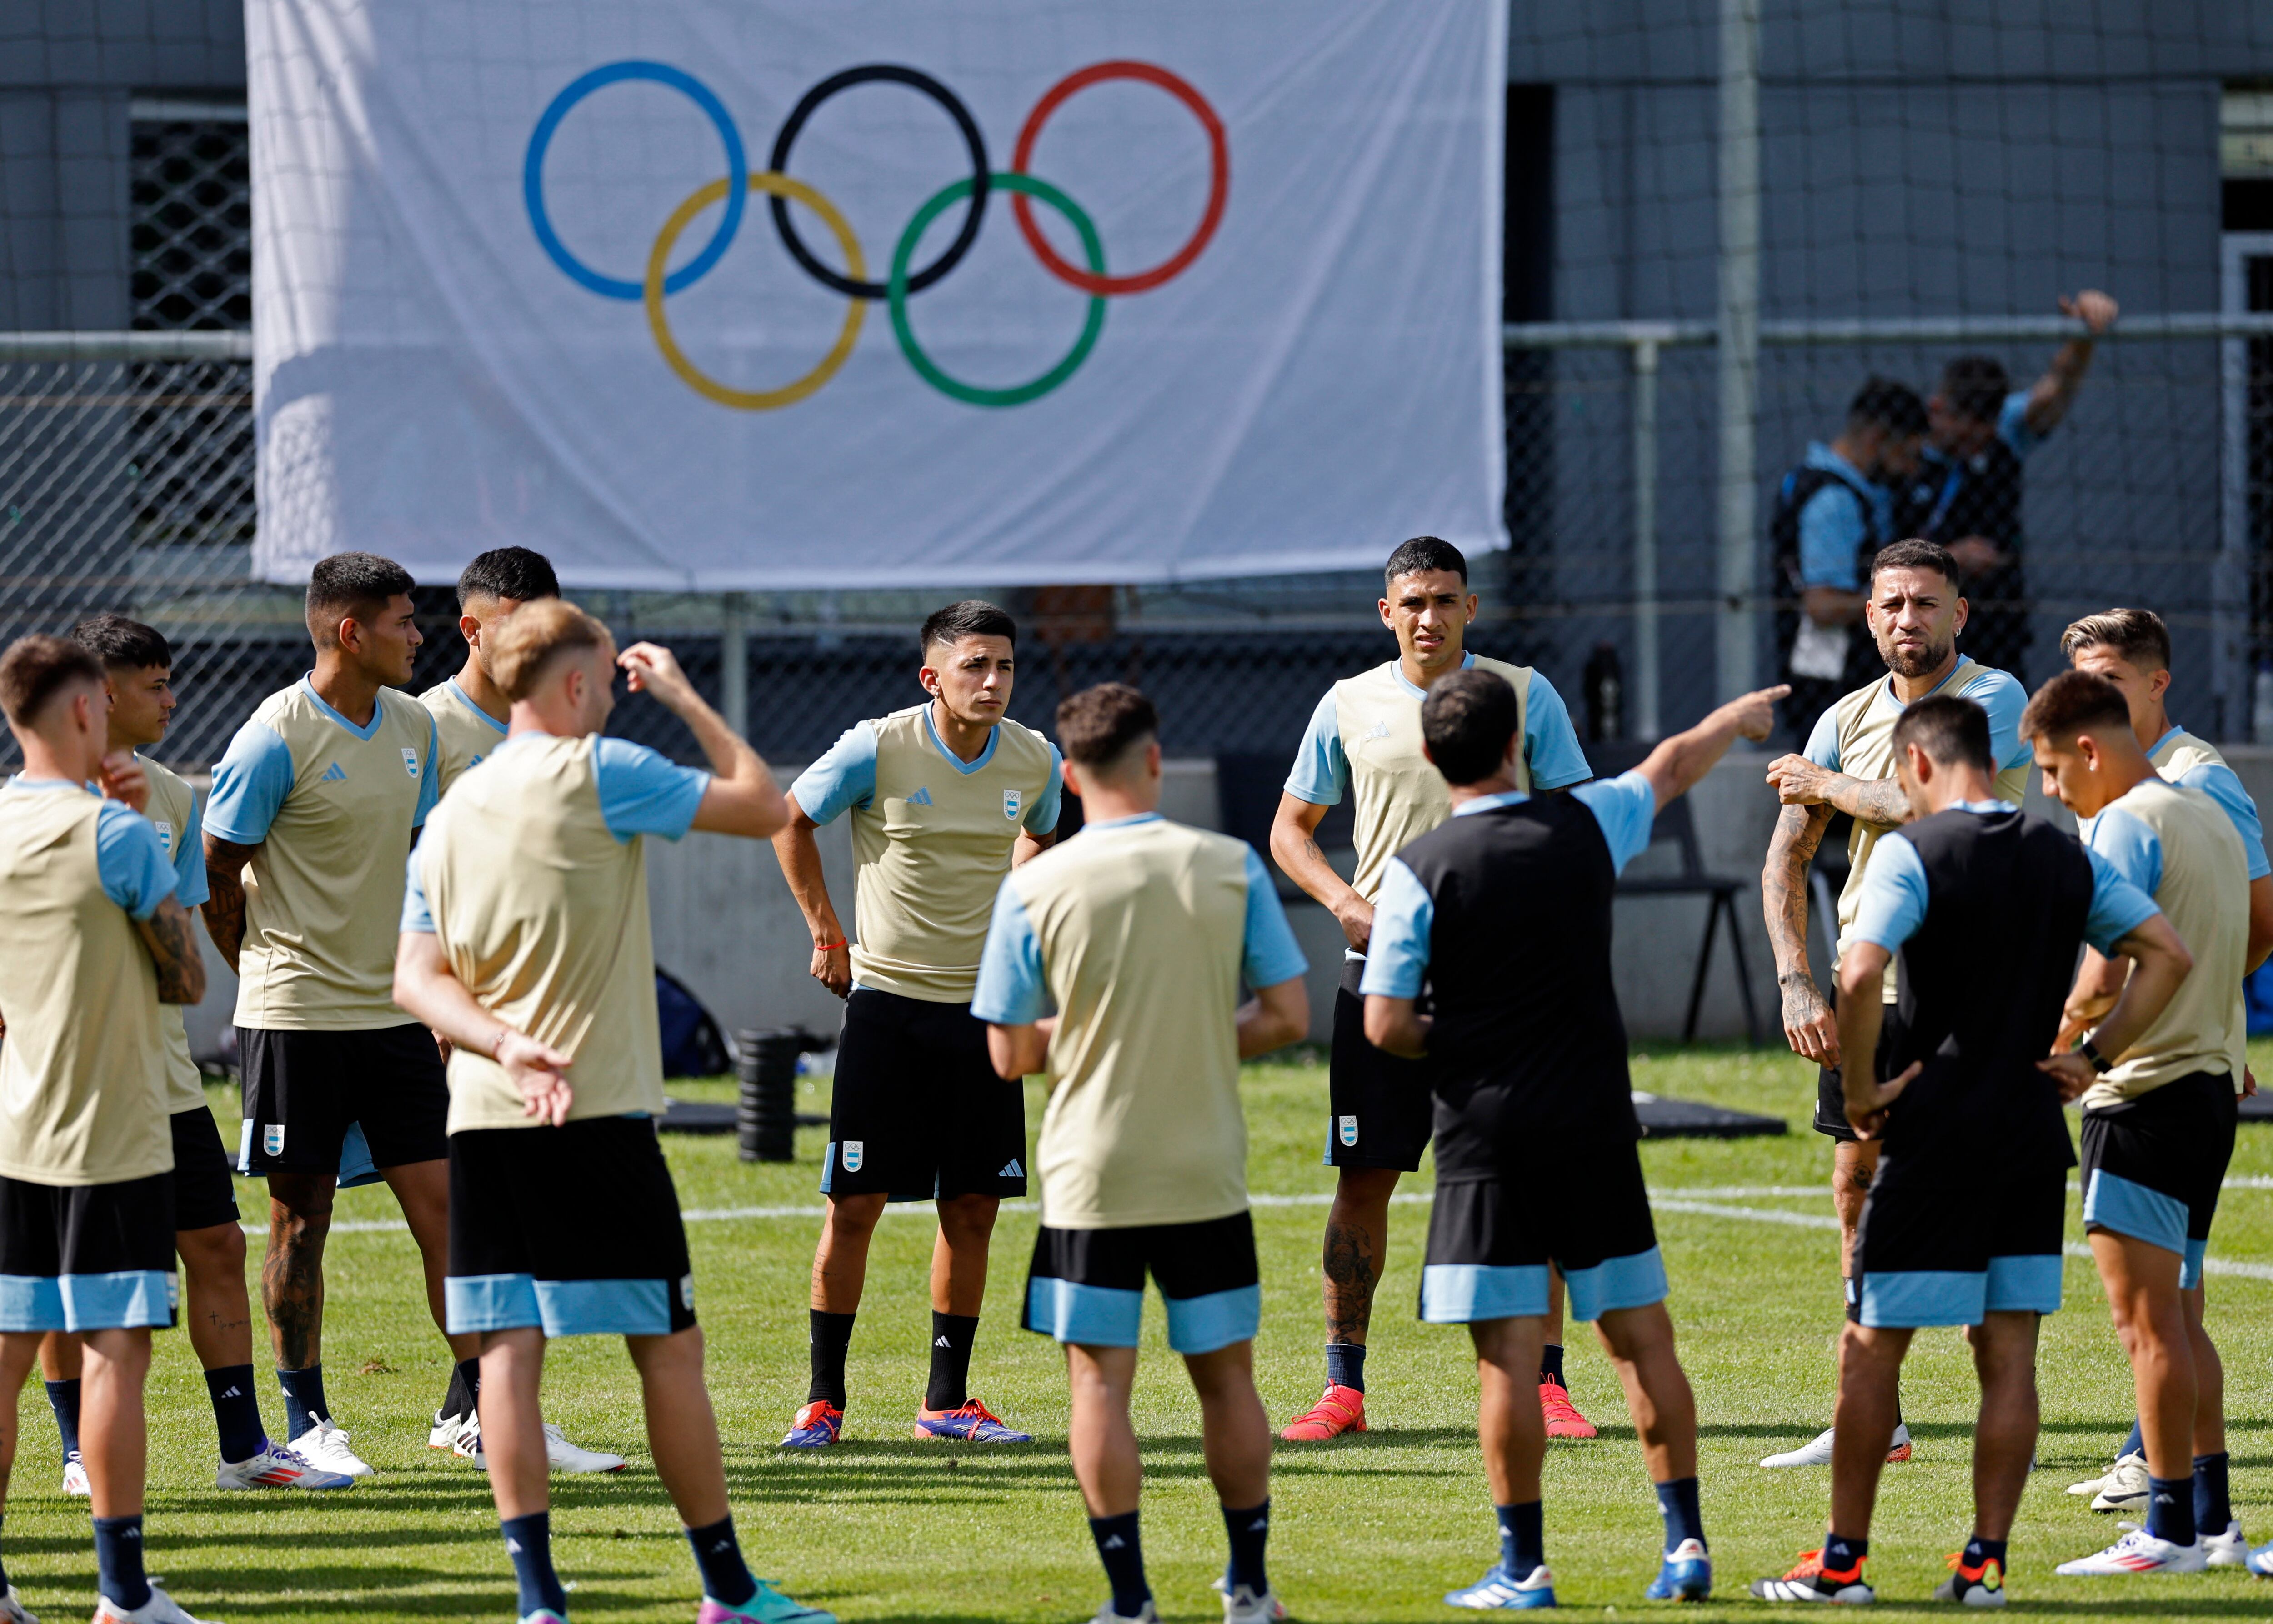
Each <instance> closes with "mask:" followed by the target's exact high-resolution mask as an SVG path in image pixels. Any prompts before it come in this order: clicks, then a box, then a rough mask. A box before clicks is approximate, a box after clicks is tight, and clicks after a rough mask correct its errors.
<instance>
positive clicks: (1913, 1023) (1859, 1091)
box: [1752, 695, 2190, 1606]
mask: <svg viewBox="0 0 2273 1624" xmlns="http://www.w3.org/2000/svg"><path fill="white" fill-rule="evenodd" d="M1893 745H1894V752H1895V771H1896V775H1897V779H1898V782H1900V783H1901V785H1902V794H1903V796H1904V797H1905V798H1906V799H1908V800H1909V804H1910V809H1911V812H1912V814H1913V817H1912V820H1911V821H1910V822H1909V823H1907V824H1905V825H1904V826H1903V827H1902V828H1900V829H1897V830H1894V831H1891V832H1890V833H1888V834H1886V835H1885V836H1884V837H1883V838H1881V839H1880V841H1879V845H1878V849H1877V851H1876V852H1875V854H1874V855H1873V856H1872V860H1871V872H1870V875H1869V877H1868V878H1867V879H1865V880H1864V884H1863V889H1862V894H1861V895H1860V896H1859V897H1858V898H1857V906H1856V913H1855V919H1854V934H1853V937H1852V939H1850V940H1849V943H1848V947H1847V952H1846V954H1845V956H1844V957H1843V958H1842V960H1841V962H1840V967H1839V986H1840V999H1839V1030H1840V1040H1841V1046H1842V1049H1843V1050H1844V1051H1845V1052H1846V1053H1848V1054H1849V1055H1855V1056H1864V1055H1868V1056H1872V1057H1876V1064H1874V1065H1872V1066H1869V1067H1868V1068H1866V1067H1865V1066H1864V1065H1863V1064H1860V1063H1857V1064H1854V1065H1850V1066H1848V1067H1847V1068H1846V1070H1845V1072H1844V1073H1843V1074H1842V1092H1843V1096H1844V1099H1845V1103H1846V1109H1847V1114H1848V1119H1849V1122H1850V1123H1852V1124H1853V1126H1854V1127H1855V1129H1856V1131H1857V1133H1859V1134H1865V1135H1867V1136H1868V1137H1869V1139H1870V1140H1872V1141H1883V1143H1884V1146H1885V1150H1884V1154H1883V1155H1882V1156H1881V1157H1880V1159H1879V1171H1878V1176H1877V1178H1876V1179H1875V1180H1874V1181H1873V1182H1872V1186H1871V1196H1870V1200H1869V1201H1868V1202H1867V1203H1866V1204H1865V1205H1864V1209H1863V1223H1862V1230H1861V1233H1860V1235H1859V1236H1858V1238H1857V1243H1856V1244H1857V1254H1856V1256H1857V1268H1856V1271H1855V1280H1856V1283H1857V1291H1856V1298H1855V1301H1854V1303H1853V1304H1852V1305H1851V1306H1849V1310H1848V1320H1849V1323H1848V1326H1847V1329H1846V1334H1845V1336H1844V1337H1843V1339H1842V1343H1841V1345H1840V1356H1839V1407H1838V1411H1837V1415H1836V1418H1835V1420H1834V1426H1833V1433H1834V1437H1835V1439H1836V1442H1835V1445H1834V1449H1833V1452H1832V1462H1831V1528H1830V1532H1829V1533H1828V1534H1827V1536H1826V1538H1825V1539H1824V1543H1823V1547H1822V1549H1821V1550H1819V1551H1810V1552H1807V1553H1804V1555H1803V1556H1802V1557H1801V1559H1800V1561H1799V1565H1798V1566H1797V1567H1796V1568H1793V1569H1791V1571H1790V1572H1789V1573H1787V1574H1785V1575H1782V1577H1779V1578H1773V1579H1760V1580H1757V1581H1755V1582H1754V1583H1753V1585H1752V1593H1753V1594H1754V1595H1755V1596H1758V1597H1760V1598H1763V1599H1764V1600H1768V1601H1802V1602H1814V1601H1830V1602H1867V1601H1870V1600H1872V1599H1873V1595H1874V1592H1873V1591H1872V1588H1871V1586H1870V1585H1869V1584H1868V1583H1866V1582H1865V1581H1864V1577H1863V1563H1864V1559H1865V1558H1866V1557H1867V1556H1868V1555H1869V1553H1870V1534H1871V1513H1872V1506H1873V1502H1874V1501H1875V1500H1876V1498H1877V1494H1878V1487H1879V1472H1880V1471H1881V1470H1882V1469H1883V1467H1884V1465H1885V1461H1886V1454H1887V1442H1888V1441H1889V1440H1890V1439H1891V1438H1892V1437H1893V1435H1894V1403H1895V1391H1896V1385H1897V1382H1898V1381H1899V1380H1900V1377H1901V1373H1902V1356H1903V1355H1904V1354H1905V1353H1906V1352H1907V1351H1909V1345H1910V1342H1911V1339H1912V1338H1913V1337H1914V1336H1916V1335H1917V1332H1918V1330H1919V1329H1920V1328H1924V1327H1927V1326H1945V1325H1962V1326H1964V1327H1965V1328H1966V1331H1965V1338H1966V1341H1967V1342H1968V1343H1970V1344H1971V1346H1972V1349H1973V1366H1974V1370H1975V1373H1977V1375H1978V1377H1979V1378H1980V1382H1981V1408H1980V1414H1979V1418H1978V1419H1977V1422H1976V1424H1975V1426H1974V1434H1973V1498H1974V1508H1973V1532H1972V1536H1971V1538H1969V1539H1968V1540H1967V1542H1966V1545H1965V1548H1964V1550H1963V1551H1962V1552H1961V1553H1959V1555H1958V1557H1957V1560H1956V1561H1955V1563H1954V1571H1953V1572H1952V1574H1951V1575H1950V1577H1949V1578H1948V1579H1947V1580H1946V1581H1944V1582H1943V1583H1942V1585H1941V1588H1940V1589H1939V1590H1937V1591H1936V1592H1935V1599H1937V1600H1939V1601H1951V1602H1960V1603H1962V1604H1964V1605H1969V1606H2002V1605H2004V1603H2005V1571H2006V1547H2007V1542H2008V1541H2009V1540H2010V1539H2011V1538H2012V1530H2013V1517H2014V1512H2015V1511H2016V1510H2017V1509H2018V1508H2019V1506H2020V1502H2021V1490H2022V1486H2024V1485H2025V1484H2026V1483H2027V1481H2028V1476H2029V1460H2030V1457H2031V1456H2032V1455H2033V1454H2034V1452H2035V1449H2036V1443H2037V1328H2038V1325H2039V1322H2040V1321H2041V1319H2042V1317H2043V1316H2044V1315H2045V1314H2048V1313H2054V1312H2056V1311H2057V1310H2058V1309H2059V1306H2060V1269H2061V1256H2060V1230H2061V1225H2062V1224H2063V1222H2064V1220H2065V1218H2066V1216H2067V1170H2068V1169H2069V1168H2070V1167H2071V1166H2073V1165H2074V1163H2075V1153H2074V1150H2073V1149H2070V1147H2069V1144H2068V1137H2067V1122H2066V1120H2065V1119H2063V1118H2062V1117H2061V1114H2060V1101H2061V1098H2062V1096H2063V1092H2064V1089H2063V1085H2061V1084H2060V1083H2059V1082H2057V1081H2055V1080H2054V1079H2053V1078H2052V1077H2048V1076H2047V1075H2045V1073H2046V1071H2048V1070H2050V1069H2052V1067H2051V1066H2050V1065H2049V1063H2048V1062H2046V1061H2045V1060H2044V1053H2045V1051H2047V1050H2048V1049H2049V1048H2050V1047H2051V1045H2052V1037H2053V1035H2054V1034H2055V1033H2056V1032H2058V1030H2059V1019H2060V1013H2059V1012H2060V1004H2061V1000H2062V999H2064V998H2065V996H2066V994H2067V986H2068V980H2069V977H2070V975H2071V973H2072V972H2073V969H2074V965H2075V958H2076V952H2077V949H2078V948H2079V947H2081V946H2082V944H2083V943H2085V942H2087V941H2089V943H2091V944H2092V945H2093V946H2094V947H2097V948H2099V949H2101V950H2103V951H2110V952H2119V953H2123V954H2127V955H2129V956H2131V957H2132V958H2134V960H2135V961H2136V962H2137V963H2138V965H2139V967H2140V973H2139V975H2138V976H2137V977H2134V980H2133V981H2132V984H2131V986H2130V988H2129V990H2128V991H2127V992H2126V993H2125V994H2124V998H2123V1003H2122V1007H2120V1008H2119V1009H2117V1010H2115V1011H2113V1012H2112V1014H2110V1015H2109V1017H2108V1020H2109V1022H2110V1028H2109V1030H2110V1032H2111V1034H2112V1036H2114V1037H2124V1036H2126V1035H2129V1034H2136V1033H2139V1032H2143V1031H2144V1030H2146V1029H2147V1027H2148V1026H2149V1023H2150V1022H2153V1020H2154V1019H2155V1017H2156V1016H2157V1014H2160V1013H2161V1012H2162V1009H2163V1007H2164V1005H2165V1004H2167V1003H2168V1002H2169V1000H2170V997H2171V994H2172V992H2173V991H2175V990H2176V989H2177V988H2178V986H2179V984H2180V983H2181V982H2182V981H2183V980H2184V979H2185V977H2186V975H2187V969H2188V967H2189V963H2190V961H2189V959H2188V957H2187V950H2186V948H2185V947H2184V945H2183V944H2181V943H2180V942H2179V938H2178V933H2177V932H2174V931H2173V930H2172V929H2171V926H2170V924H2169V922H2168V921H2167V920H2165V919H2164V917H2162V915H2161V914H2160V913H2159V912H2158V911H2157V909H2156V907H2155V904H2154V902H2153V901H2152V900H2151V899H2150V898H2149V897H2148V895H2147V894H2145V893H2144V892H2142V891H2141V890H2139V889H2138V888H2137V887H2134V886H2133V885H2131V884H2130V883H2129V882H2128V881H2127V880H2126V879H2123V878H2122V877H2121V876H2120V875H2119V874H2118V873H2117V872H2116V871H2115V869H2114V867H2113V866H2112V864H2109V863H2107V862H2106V861H2105V860H2104V859H2102V858H2099V857H2093V856H2090V855H2089V854H2088V853H2086V852H2085V851H2084V850H2083V849H2082V847H2081V846H2080V845H2078V843H2077V842H2076V841H2075V840H2074V838H2073V837H2072V836H2070V835H2068V834H2064V833H2062V832H2061V831H2060V830H2059V829H2058V828H2055V827H2053V826H2052V825H2051V824H2049V823H2046V822H2044V821H2043V820H2042V819H2037V818H2031V817H2029V816H2027V815H2025V814H2024V813H2022V812H2018V811H2015V810H2014V808H2013V807H2011V806H2008V805H2006V804H2005V803H2004V802H2003V801H2001V800H1999V799H1998V798H1997V795H1996V791H1995V788H1994V785H1995V780H1996V775H1997V766H1996V760H1995V758H1994V756H1993V755H1992V752H1991V750H1990V745H1989V718H1988V715H1987V714H1986V713H1985V712H1984V711H1983V710H1982V708H1981V707H1979V706H1977V705H1975V704H1973V703H1971V702H1970V701H1969V700H1959V699H1951V698H1948V697H1947V696H1941V695H1937V696H1934V697H1932V698H1929V699H1924V700H1918V701H1917V702H1916V703H1915V704H1913V705H1911V706H1909V707H1908V708H1906V709H1905V710H1904V711H1903V712H1902V717H1901V719H1900V720H1899V721H1897V722H1895V723H1894V734H1893ZM1897 955H1899V960H1898V962H1899V964H1900V969H1899V972H1898V975H1897V977H1896V979H1897V981H1898V983H1899V984H1900V988H1901V1001H1900V1003H1899V1004H1898V1005H1897V1006H1896V1007H1898V1008H1899V1009H1900V1010H1901V1011H1902V1037H1901V1040H1900V1042H1899V1044H1898V1045H1897V1046H1896V1047H1895V1048H1894V1050H1892V1051H1887V1050H1885V1049H1882V1048H1881V1047H1880V1046H1879V1028H1880V1026H1881V1025H1882V1024H1883V1020H1884V1014H1885V1011H1886V1008H1887V1006H1886V1004H1885V1003H1884V1001H1883V1000H1882V999H1881V998H1880V997H1879V988H1880V986H1881V984H1882V981H1883V978H1884V977H1885V975H1886V972H1887V966H1888V965H1889V963H1890V962H1897ZM1990 1146H1993V1147H1994V1152H1993V1154H1994V1155H1995V1156H1996V1158H1997V1162H1996V1172H1995V1175H1994V1176H1993V1177H1984V1166H1983V1162H1982V1156H1983V1150H1984V1147H1990Z"/></svg>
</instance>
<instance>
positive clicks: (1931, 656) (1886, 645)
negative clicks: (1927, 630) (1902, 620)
mask: <svg viewBox="0 0 2273 1624" xmlns="http://www.w3.org/2000/svg"><path fill="white" fill-rule="evenodd" d="M1956 646H1957V639H1956V638H1955V637H1954V636H1952V637H1951V638H1950V640H1948V641H1947V642H1946V643H1933V642H1929V643H1928V644H1926V646H1925V647H1923V648H1917V649H1910V648H1902V647H1897V646H1896V645H1895V644H1894V640H1893V637H1892V634H1891V633H1890V634H1889V635H1888V637H1887V640H1886V641H1884V642H1881V643H1880V644H1879V657H1880V658H1881V659H1883V660H1885V661H1886V662H1887V670H1890V671H1892V672H1893V673H1894V675H1895V676H1897V677H1923V676H1924V675H1925V674H1926V673H1927V672H1928V671H1930V670H1933V668H1934V667H1935V666H1937V665H1939V664H1940V663H1941V662H1943V661H1944V660H1947V659H1948V658H1949V651H1950V650H1951V649H1953V648H1954V647H1956Z"/></svg>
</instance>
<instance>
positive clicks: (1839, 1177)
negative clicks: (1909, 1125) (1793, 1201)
mask: <svg viewBox="0 0 2273 1624" xmlns="http://www.w3.org/2000/svg"><path fill="white" fill-rule="evenodd" d="M1878 1174H1879V1141H1877V1140H1875V1139H1870V1140H1845V1139H1842V1140H1838V1141H1834V1143H1833V1144H1832V1147H1831V1200H1832V1204H1833V1205H1834V1206H1835V1207H1836V1208H1837V1209H1838V1210H1839V1255H1840V1257H1841V1258H1842V1260H1843V1261H1844V1262H1845V1264H1846V1269H1847V1278H1849V1280H1852V1279H1853V1278H1854V1277H1855V1265H1856V1263H1857V1261H1858V1260H1857V1258H1856V1256H1855V1232H1856V1231H1857V1230H1858V1229H1860V1228H1861V1227H1862V1224H1863V1201H1864V1198H1865V1197H1867V1196H1868V1195H1869V1194H1871V1180H1872V1179H1875V1178H1877V1177H1878Z"/></svg>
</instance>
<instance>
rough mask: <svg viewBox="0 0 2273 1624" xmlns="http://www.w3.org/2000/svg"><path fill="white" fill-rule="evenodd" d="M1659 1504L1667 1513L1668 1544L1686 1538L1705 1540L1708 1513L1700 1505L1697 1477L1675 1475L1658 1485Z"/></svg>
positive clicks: (1666, 1546) (1672, 1544)
mask: <svg viewBox="0 0 2273 1624" xmlns="http://www.w3.org/2000/svg"><path fill="white" fill-rule="evenodd" d="M1657 1508H1658V1510H1659V1511H1660V1512H1661V1513H1662V1514H1663V1515H1664V1517H1665V1548H1666V1550H1667V1551H1668V1552H1670V1551H1672V1550H1673V1549H1674V1547H1675V1546H1677V1545H1679V1544H1680V1543H1681V1542H1682V1541H1683V1540H1684V1539H1694V1540H1695V1541H1696V1542H1697V1543H1698V1544H1699V1545H1703V1544H1704V1543H1705V1515H1704V1514H1703V1513H1702V1512H1700V1511H1699V1510H1698V1509H1697V1479H1696V1478H1669V1479H1668V1480H1667V1481H1665V1482H1663V1483H1661V1484H1659V1485H1658V1486H1657Z"/></svg>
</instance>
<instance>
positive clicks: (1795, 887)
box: [1760, 757, 1839, 1066]
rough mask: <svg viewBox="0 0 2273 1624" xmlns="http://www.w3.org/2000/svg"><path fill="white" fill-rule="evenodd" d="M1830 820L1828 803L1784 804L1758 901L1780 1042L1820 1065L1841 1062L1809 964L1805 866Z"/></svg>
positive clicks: (1826, 1007) (1828, 1014)
mask: <svg viewBox="0 0 2273 1624" xmlns="http://www.w3.org/2000/svg"><path fill="white" fill-rule="evenodd" d="M1786 759H1787V760H1796V759H1797V758H1789V757H1788V758H1786ZM1830 822H1831V807H1830V806H1829V805H1827V804H1824V803H1818V804H1816V805H1812V806H1808V805H1788V806H1786V807H1785V808H1784V809H1783V811H1782V813H1781V814H1780V815H1779V816H1778V817H1777V819H1776V826H1775V834H1774V836H1772V837H1771V838H1770V839H1769V841H1768V860H1767V864H1766V865H1765V866H1763V867H1762V868H1761V870H1760V904H1761V908H1762V910H1763V912H1765V914H1766V915H1767V927H1768V944H1769V946H1770V947H1773V948H1774V952H1775V967H1776V987H1777V989H1778V990H1779V991H1780V992H1782V994H1783V1036H1784V1041H1785V1042H1786V1043H1788V1044H1790V1045H1791V1051H1792V1052H1793V1053H1794V1054H1796V1055H1798V1056H1800V1057H1801V1058H1802V1059H1809V1060H1812V1061H1814V1062H1815V1063H1816V1064H1817V1065H1818V1066H1836V1065H1838V1064H1839V1023H1838V1022H1837V1021H1835V1020H1834V1018H1833V1016H1832V1014H1831V1007H1830V1006H1829V1005H1828V1004H1827V1003H1826V1002H1825V1001H1824V999H1823V993H1822V992H1821V990H1820V989H1819V988H1818V987H1817V986H1816V984H1815V977H1814V975H1813V974H1812V972H1811V971H1810V970H1809V969H1808V968H1807V869H1808V864H1811V863H1812V862H1813V861H1814V860H1815V849H1816V848H1817V847H1818V846H1819V845H1821V844H1822V842H1823V831H1824V830H1825V829H1826V828H1827V827H1829V825H1830Z"/></svg>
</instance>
